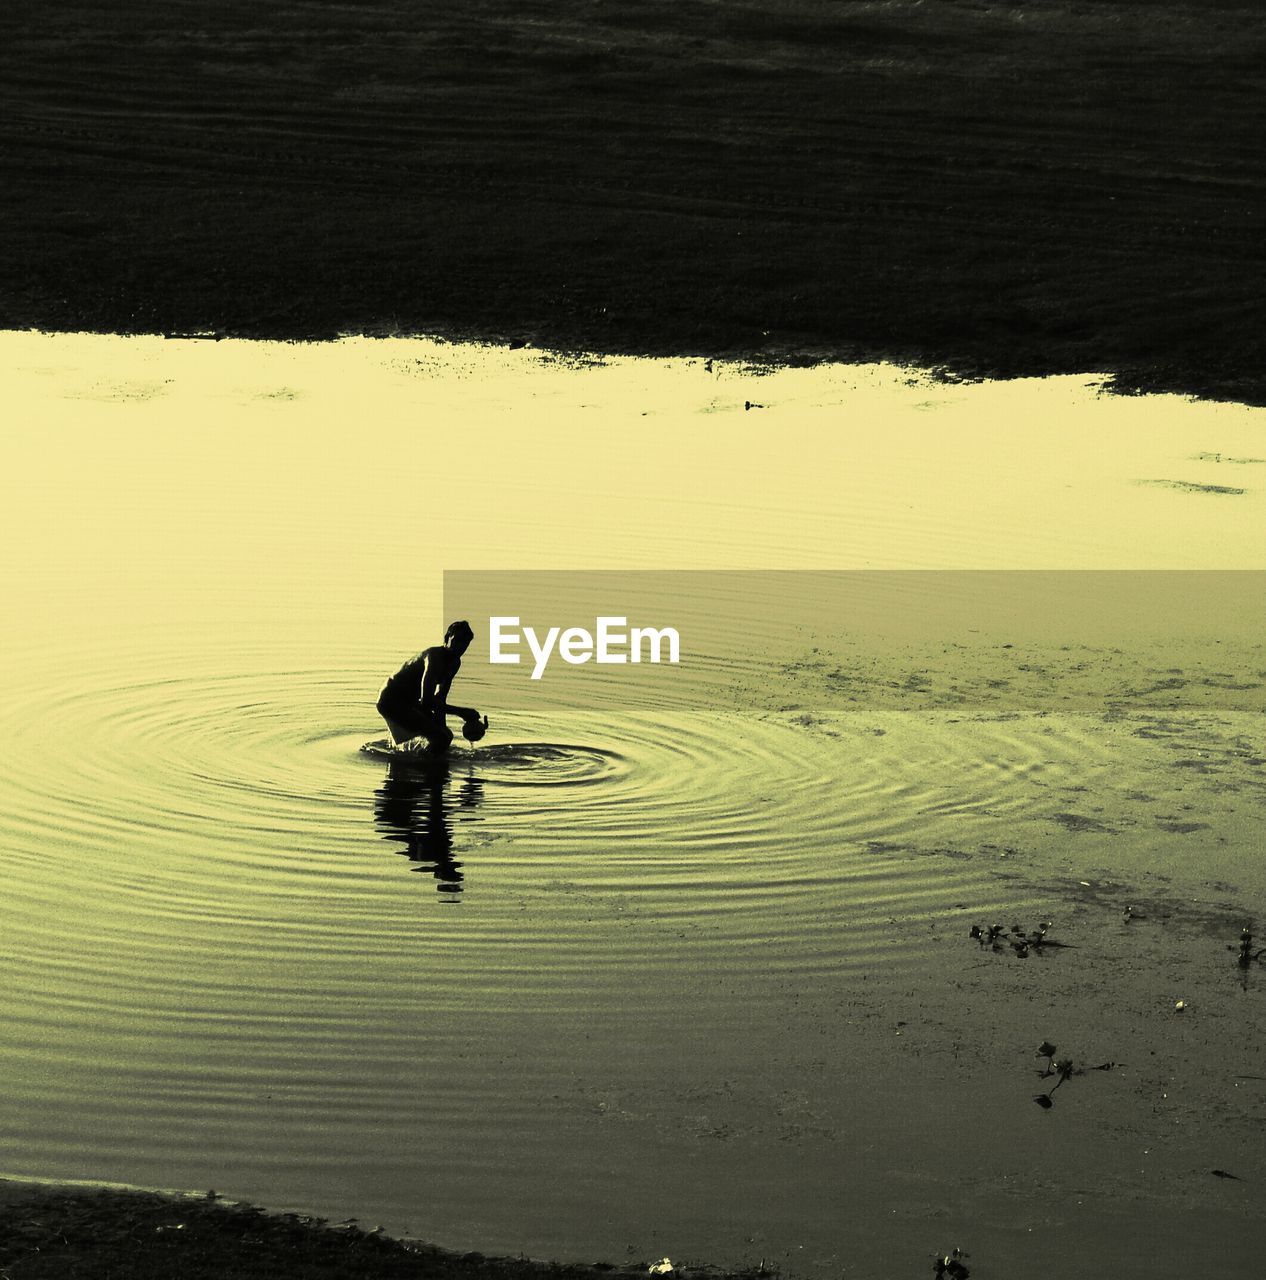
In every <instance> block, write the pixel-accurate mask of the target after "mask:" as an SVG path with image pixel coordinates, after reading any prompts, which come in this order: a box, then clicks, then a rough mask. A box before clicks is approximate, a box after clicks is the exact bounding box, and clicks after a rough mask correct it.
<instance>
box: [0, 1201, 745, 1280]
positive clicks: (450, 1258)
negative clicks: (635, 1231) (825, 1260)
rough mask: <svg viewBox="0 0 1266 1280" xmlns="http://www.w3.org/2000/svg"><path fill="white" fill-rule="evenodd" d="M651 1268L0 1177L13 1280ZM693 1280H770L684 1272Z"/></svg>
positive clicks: (0, 1233) (503, 1275) (462, 1279)
mask: <svg viewBox="0 0 1266 1280" xmlns="http://www.w3.org/2000/svg"><path fill="white" fill-rule="evenodd" d="M646 1273H647V1265H646V1264H645V1263H642V1264H639V1265H637V1266H629V1265H623V1266H619V1267H617V1266H614V1265H608V1264H595V1265H589V1266H586V1265H583V1264H568V1263H552V1262H535V1261H532V1260H530V1259H527V1258H496V1257H486V1256H485V1255H484V1254H481V1253H464V1254H459V1253H453V1252H450V1251H448V1250H445V1249H440V1248H437V1247H435V1246H434V1245H430V1244H423V1243H420V1242H417V1241H401V1240H395V1239H392V1238H391V1237H390V1236H386V1235H383V1234H382V1233H381V1232H379V1231H376V1230H371V1231H367V1230H364V1229H362V1228H361V1227H360V1226H359V1225H358V1224H356V1223H355V1222H352V1221H349V1222H346V1223H342V1224H339V1225H337V1226H332V1225H330V1224H329V1223H327V1222H326V1221H325V1220H324V1219H320V1218H308V1217H303V1216H301V1215H298V1214H293V1213H284V1214H277V1213H268V1212H265V1211H264V1210H263V1209H260V1208H258V1207H256V1206H254V1205H249V1204H237V1203H232V1202H227V1201H224V1200H220V1199H217V1198H216V1197H215V1194H214V1193H213V1192H212V1193H208V1194H207V1195H205V1196H197V1195H187V1196H175V1195H160V1194H158V1193H156V1192H150V1191H125V1190H118V1189H115V1188H106V1187H98V1188H93V1187H67V1186H57V1185H43V1184H32V1183H20V1182H7V1181H4V1180H2V1179H0V1274H2V1275H4V1276H6V1277H9V1278H11V1280H64V1278H65V1277H67V1276H76V1277H79V1280H170V1278H171V1277H172V1276H177V1275H178V1276H180V1277H181V1280H264V1278H265V1277H272V1278H274V1280H275V1278H276V1277H279V1276H293V1277H303V1280H422V1278H423V1277H426V1278H427V1280H612V1278H613V1277H614V1280H627V1278H629V1277H633V1276H639V1277H641V1276H645V1275H646ZM675 1274H676V1275H678V1276H684V1277H688V1278H690V1280H696V1278H702V1277H706V1278H707V1280H731V1278H732V1280H757V1277H759V1276H763V1275H769V1274H770V1273H769V1272H764V1271H759V1270H757V1271H750V1272H721V1271H715V1270H712V1269H710V1268H709V1269H700V1268H687V1269H678V1270H677V1271H676V1272H675Z"/></svg>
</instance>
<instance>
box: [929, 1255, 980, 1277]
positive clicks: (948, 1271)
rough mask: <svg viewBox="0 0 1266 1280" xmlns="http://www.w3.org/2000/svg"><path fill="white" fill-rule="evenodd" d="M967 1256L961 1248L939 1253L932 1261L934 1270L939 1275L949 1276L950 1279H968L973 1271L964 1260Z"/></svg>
mask: <svg viewBox="0 0 1266 1280" xmlns="http://www.w3.org/2000/svg"><path fill="white" fill-rule="evenodd" d="M965 1257H967V1255H966V1254H965V1253H964V1252H963V1251H962V1250H961V1249H955V1250H954V1251H953V1252H952V1253H939V1254H937V1256H936V1258H935V1260H934V1261H933V1263H932V1272H933V1274H934V1275H937V1276H949V1277H950V1280H967V1277H968V1276H969V1275H971V1271H970V1270H969V1268H968V1266H967V1264H966V1263H965V1262H964V1261H963V1259H964V1258H965Z"/></svg>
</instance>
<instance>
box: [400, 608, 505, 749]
mask: <svg viewBox="0 0 1266 1280" xmlns="http://www.w3.org/2000/svg"><path fill="white" fill-rule="evenodd" d="M474 638H475V633H474V632H473V631H472V630H471V627H470V623H469V622H454V623H453V625H452V626H451V627H449V629H448V630H447V631H446V632H445V633H444V643H443V644H442V645H433V646H432V647H431V648H429V649H423V650H422V652H421V653H419V654H418V655H417V656H416V657H413V658H410V659H409V661H408V662H406V663H405V664H404V666H402V667H401V668H400V670H399V671H397V672H396V674H395V675H394V676H392V677H391V679H389V680H388V681H387V683H386V684H385V685H383V687H382V691H381V692H380V693H379V694H378V714H379V715H381V716H382V718H383V719H384V720H385V721H386V722H387V728H388V729H389V730H390V731H391V740H392V741H393V742H395V743H401V742H409V741H410V740H411V739H413V738H425V739H426V744H427V746H428V747H430V748H431V750H433V751H444V750H446V749H447V748H448V746H449V744H450V743H451V742H452V741H453V733H452V730H451V729H449V727H448V725H447V724H445V722H444V718H445V716H460V717H461V719H462V720H463V721H464V723H463V725H462V736H463V737H464V738H466V739H467V740H468V741H470V742H478V741H479V739H480V738H482V737H483V736H484V732H485V731H486V730H487V728H488V718H487V716H485V717H484V718H483V720H482V722H481V721H480V718H479V712H478V711H476V710H475V709H474V708H473V707H455V706H451V705H450V704H449V701H448V690H449V687H450V686H451V685H452V683H453V677H454V676H455V675H456V674H457V672H458V670H459V669H460V668H461V665H462V654H463V653H465V652H466V650H467V649H468V648H470V642H471V641H472V640H473V639H474Z"/></svg>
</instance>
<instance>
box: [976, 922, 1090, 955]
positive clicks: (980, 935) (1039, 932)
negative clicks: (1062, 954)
mask: <svg viewBox="0 0 1266 1280" xmlns="http://www.w3.org/2000/svg"><path fill="white" fill-rule="evenodd" d="M1050 927H1051V922H1050V921H1049V920H1043V921H1042V922H1041V923H1039V924H1038V926H1037V928H1035V929H1024V928H1023V927H1022V926H1021V925H1018V924H1013V925H1012V926H1011V929H1010V932H1008V931H1007V930H1006V929H1005V928H1004V927H1003V926H1002V925H1000V924H991V925H987V926H986V925H979V924H974V925H972V927H971V933H970V936H971V937H973V938H975V939H976V942H977V943H978V944H979V945H980V948H981V950H984V948H985V947H988V948H989V949H990V950H991V951H998V952H1003V951H1006V950H1007V948H1008V947H1010V949H1011V950H1012V951H1013V952H1015V954H1016V955H1017V956H1018V957H1019V958H1020V959H1021V960H1024V959H1027V958H1028V955H1029V953H1030V952H1031V951H1036V952H1037V953H1038V954H1039V955H1040V954H1041V953H1042V951H1043V949H1044V948H1046V947H1067V946H1069V945H1071V944H1069V943H1067V942H1056V941H1055V939H1054V938H1048V937H1047V936H1046V931H1047V930H1048V929H1049V928H1050Z"/></svg>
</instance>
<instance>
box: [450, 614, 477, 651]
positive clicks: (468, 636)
mask: <svg viewBox="0 0 1266 1280" xmlns="http://www.w3.org/2000/svg"><path fill="white" fill-rule="evenodd" d="M474 638H475V633H474V631H472V630H471V626H470V623H469V622H465V621H462V622H454V623H453V624H452V625H451V626H450V627H449V629H448V630H447V631H446V632H444V644H445V645H446V646H447V647H448V648H449V649H452V650H453V652H454V653H457V654H462V653H465V652H466V650H467V649H469V648H470V642H471V641H472V640H473V639H474Z"/></svg>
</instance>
